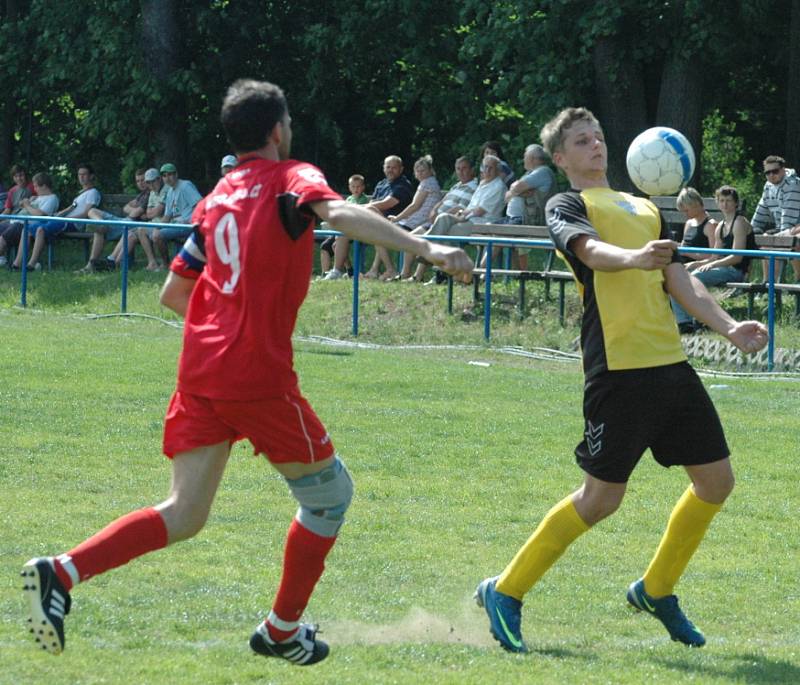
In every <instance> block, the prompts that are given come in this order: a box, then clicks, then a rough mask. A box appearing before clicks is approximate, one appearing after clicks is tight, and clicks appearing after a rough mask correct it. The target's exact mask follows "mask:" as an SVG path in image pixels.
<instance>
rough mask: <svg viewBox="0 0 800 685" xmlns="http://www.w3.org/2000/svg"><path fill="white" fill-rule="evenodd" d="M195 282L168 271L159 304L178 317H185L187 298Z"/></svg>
mask: <svg viewBox="0 0 800 685" xmlns="http://www.w3.org/2000/svg"><path fill="white" fill-rule="evenodd" d="M196 282H197V281H196V280H194V279H193V278H184V277H183V276H178V274H176V273H175V272H174V271H170V272H169V273H168V274H167V280H166V281H164V285H163V287H162V288H161V294H160V295H159V298H158V299H159V301H160V302H161V304H163V305H164V306H165V307H168V308H169V309H171V310H172V311H173V312H175V313H176V314H178V315H179V316H186V307H187V306H188V305H189V297H190V296H191V294H192V289H193V288H194V284H195V283H196Z"/></svg>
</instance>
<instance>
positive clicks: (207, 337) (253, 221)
mask: <svg viewBox="0 0 800 685" xmlns="http://www.w3.org/2000/svg"><path fill="white" fill-rule="evenodd" d="M340 199H341V196H340V195H339V194H338V193H336V192H334V191H333V190H331V188H330V187H329V186H328V184H327V182H326V180H325V177H324V176H323V174H322V172H321V171H320V170H319V169H317V168H316V167H315V166H313V165H311V164H307V163H305V162H297V161H295V160H286V161H279V162H276V161H271V160H266V159H262V158H260V157H252V158H246V157H245V158H243V159H242V160H241V162H240V164H239V166H237V167H236V169H235V170H234V171H232V172H230V173H228V174H227V175H226V176H225V177H224V178H222V179H220V181H219V183H218V184H217V187H216V188H214V190H213V191H212V192H211V193H210V194H209V195H207V196H206V197H205V198H204V199H203V200H202V201H201V202H200V203H199V204H198V205H197V207H196V208H195V211H194V214H193V215H192V221H193V223H195V224H197V225H198V227H197V229H196V230H195V233H194V234H193V235H192V236H191V237H190V238H189V240H188V241H187V242H186V245H185V246H184V247H183V249H182V250H181V252H180V253H179V254H178V256H177V257H175V259H174V260H173V262H172V264H171V266H170V269H171V270H172V271H174V272H175V273H176V274H178V275H179V276H183V277H185V278H186V277H188V278H197V283H196V284H195V286H194V289H193V291H192V295H191V298H190V300H189V307H188V310H187V312H186V320H185V322H184V333H183V350H182V352H181V357H180V362H179V365H178V390H179V391H181V392H186V393H191V394H194V395H200V396H203V397H209V398H212V399H218V400H256V399H262V398H267V397H276V396H280V395H282V394H283V393H285V392H286V391H287V390H289V389H291V388H293V387H295V386H296V385H297V376H296V375H295V372H294V369H293V367H292V342H291V337H292V332H293V331H294V325H295V321H296V319H297V312H298V310H299V309H300V305H301V304H302V303H303V300H304V299H305V296H306V293H307V292H308V285H309V281H310V279H311V268H312V263H313V254H314V231H313V227H314V215H313V213H312V212H311V210H310V208H309V207H308V206H307V205H308V203H310V202H316V201H319V200H340Z"/></svg>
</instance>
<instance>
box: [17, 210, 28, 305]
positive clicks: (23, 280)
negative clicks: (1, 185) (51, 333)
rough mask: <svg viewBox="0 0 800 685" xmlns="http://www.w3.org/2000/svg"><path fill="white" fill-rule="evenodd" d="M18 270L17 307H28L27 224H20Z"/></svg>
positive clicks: (25, 222) (24, 222)
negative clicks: (19, 274)
mask: <svg viewBox="0 0 800 685" xmlns="http://www.w3.org/2000/svg"><path fill="white" fill-rule="evenodd" d="M19 251H20V256H19V270H20V271H21V272H22V276H21V277H20V285H19V306H20V307H27V306H28V222H27V221H23V222H22V238H21V239H20V243H19Z"/></svg>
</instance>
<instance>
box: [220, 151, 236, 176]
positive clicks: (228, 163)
mask: <svg viewBox="0 0 800 685" xmlns="http://www.w3.org/2000/svg"><path fill="white" fill-rule="evenodd" d="M237 164H238V160H237V159H236V157H235V156H234V155H225V156H224V157H223V158H222V161H221V162H220V163H219V173H220V176H224V175H225V174H227V173H228V172H229V171H232V170H233V169H234V167H235V166H236V165H237Z"/></svg>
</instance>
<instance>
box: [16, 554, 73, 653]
mask: <svg viewBox="0 0 800 685" xmlns="http://www.w3.org/2000/svg"><path fill="white" fill-rule="evenodd" d="M20 575H21V576H22V577H23V579H24V581H25V584H24V585H23V586H22V590H23V591H24V592H25V594H26V595H27V596H28V601H29V603H30V617H29V618H28V628H29V632H30V633H31V634H32V635H33V636H34V638H35V639H36V642H37V643H38V644H39V646H40V647H41V648H42V649H44V650H45V651H47V652H50V654H61V652H62V651H63V649H64V616H66V615H67V614H68V613H69V610H70V607H71V606H72V598H71V597H70V596H69V592H67V590H66V589H65V588H64V585H63V584H62V583H61V581H60V580H59V579H58V576H57V575H56V572H55V569H54V568H53V560H52V559H49V558H47V557H41V558H38V559H31V560H30V561H29V562H28V563H27V564H25V566H23V567H22V573H20Z"/></svg>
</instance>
